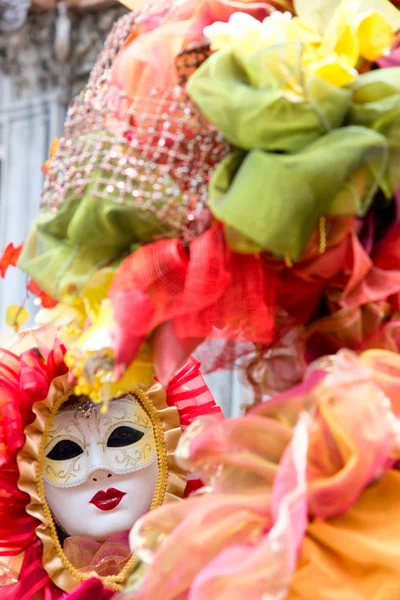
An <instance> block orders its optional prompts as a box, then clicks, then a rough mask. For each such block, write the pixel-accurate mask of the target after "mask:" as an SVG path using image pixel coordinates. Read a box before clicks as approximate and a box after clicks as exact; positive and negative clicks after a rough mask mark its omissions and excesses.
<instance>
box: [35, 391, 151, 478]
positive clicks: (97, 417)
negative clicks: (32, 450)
mask: <svg viewBox="0 0 400 600" xmlns="http://www.w3.org/2000/svg"><path fill="white" fill-rule="evenodd" d="M122 429H124V432H125V433H126V431H128V432H132V430H134V431H135V432H136V435H135V440H136V441H133V442H130V443H126V444H125V443H124V442H123V441H122V442H121V441H120V442H119V445H117V446H113V445H112V444H110V436H112V435H114V437H115V434H118V431H121V430H122ZM128 441H129V440H128ZM67 442H69V443H70V442H73V443H74V444H76V445H77V447H76V446H74V449H75V451H76V452H75V454H76V455H74V456H72V457H71V458H66V459H64V460H60V459H57V458H56V459H54V458H53V457H52V456H51V455H52V451H53V450H57V447H60V446H59V444H61V445H64V447H65V444H66V443H67ZM53 454H54V452H53ZM156 457H157V455H156V445H155V440H154V434H153V427H152V422H151V419H150V417H149V415H148V414H147V412H146V411H145V409H144V408H143V407H142V406H141V404H140V403H139V402H138V401H137V400H136V398H134V397H133V396H126V397H124V398H119V399H115V400H113V401H112V402H111V403H110V407H109V410H108V412H107V413H106V414H102V413H101V412H100V407H99V406H91V410H89V411H84V410H82V406H76V407H72V408H68V409H66V410H62V409H61V410H60V411H59V412H58V413H57V415H56V416H55V417H54V419H53V422H52V423H51V426H50V429H49V434H48V437H47V440H46V443H45V451H44V459H43V464H42V475H43V478H44V479H45V481H47V482H48V483H49V484H51V485H54V486H57V487H60V486H61V487H71V486H77V485H80V484H82V483H84V482H85V481H86V480H87V478H88V477H89V476H90V474H91V473H93V472H94V471H96V470H98V469H103V470H108V471H110V472H112V473H115V474H123V473H130V472H132V471H137V470H139V469H142V468H145V467H146V466H148V465H149V464H151V463H152V462H154V461H155V460H156Z"/></svg>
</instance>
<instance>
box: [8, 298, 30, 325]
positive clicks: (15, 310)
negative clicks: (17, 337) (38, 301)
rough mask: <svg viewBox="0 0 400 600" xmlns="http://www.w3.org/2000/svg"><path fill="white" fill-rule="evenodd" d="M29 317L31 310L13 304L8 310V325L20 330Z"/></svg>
mask: <svg viewBox="0 0 400 600" xmlns="http://www.w3.org/2000/svg"><path fill="white" fill-rule="evenodd" d="M28 319H29V312H28V311H27V310H26V308H24V307H23V306H19V305H18V304H11V306H9V307H8V308H7V310H6V325H8V327H12V328H13V329H14V330H15V331H19V329H21V327H22V326H23V325H25V323H26V322H27V321H28Z"/></svg>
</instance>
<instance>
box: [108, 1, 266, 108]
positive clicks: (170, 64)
mask: <svg viewBox="0 0 400 600" xmlns="http://www.w3.org/2000/svg"><path fill="white" fill-rule="evenodd" d="M145 5H147V3H146V2H142V1H140V2H136V1H135V2H134V3H133V6H132V8H133V9H134V10H140V9H141V8H143V7H144V6H145ZM156 6H157V5H156ZM271 10H273V2H271V3H270V4H268V3H264V2H245V1H242V2H236V1H234V0H185V1H184V2H173V1H172V0H170V1H169V2H165V3H163V4H162V6H161V7H160V9H159V12H158V13H157V12H156V11H154V13H153V14H150V15H148V16H147V17H144V18H142V19H141V20H140V24H139V26H138V28H137V31H135V32H134V33H133V34H132V36H131V38H130V39H129V40H128V42H127V44H126V45H125V47H124V48H123V49H122V50H121V52H120V53H119V55H118V56H117V58H116V60H115V63H114V66H113V80H112V81H113V84H114V89H113V88H112V90H111V93H112V94H113V95H115V94H116V90H123V91H124V92H125V93H126V94H127V95H128V97H129V98H133V97H134V96H136V97H139V98H141V100H142V104H141V107H140V108H141V113H142V114H146V112H147V113H148V114H152V112H153V111H152V110H150V111H149V110H146V106H147V105H148V103H150V105H151V104H152V103H154V95H153V97H152V95H151V90H152V89H153V88H154V85H155V82H157V84H156V85H157V88H158V89H161V90H166V89H168V88H171V86H172V87H173V86H174V85H176V84H177V83H178V81H177V78H176V73H175V57H176V56H177V55H178V54H179V52H180V51H181V50H182V49H183V47H184V46H185V45H186V44H190V43H193V42H196V41H201V40H202V39H203V30H204V28H205V27H206V26H207V25H210V24H211V23H213V22H214V21H228V20H229V17H230V16H231V15H232V13H234V12H238V11H239V12H246V13H248V14H250V15H252V16H254V17H256V18H258V19H259V20H263V19H264V18H266V17H267V16H268V15H269V14H270V12H271Z"/></svg>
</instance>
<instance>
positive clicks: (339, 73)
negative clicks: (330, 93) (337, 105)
mask: <svg viewBox="0 0 400 600" xmlns="http://www.w3.org/2000/svg"><path fill="white" fill-rule="evenodd" d="M313 71H314V73H315V75H317V76H318V77H320V78H321V79H323V80H324V81H327V82H328V83H330V84H331V85H334V86H336V87H342V86H344V85H347V84H348V83H351V82H352V81H354V79H355V78H356V77H357V71H356V70H355V69H352V68H351V67H350V66H348V65H346V63H344V62H341V61H340V60H339V59H338V58H336V59H335V58H327V59H325V60H322V61H319V62H318V63H315V64H314V65H313Z"/></svg>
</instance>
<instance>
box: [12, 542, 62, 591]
mask: <svg viewBox="0 0 400 600" xmlns="http://www.w3.org/2000/svg"><path fill="white" fill-rule="evenodd" d="M42 555H43V547H42V542H41V541H40V540H39V539H38V538H36V541H35V542H34V543H32V544H30V546H29V547H28V548H27V550H26V552H25V556H24V561H23V564H22V568H21V573H20V576H19V581H18V583H15V584H14V585H11V586H7V587H5V588H1V592H0V597H1V600H59V599H60V598H64V597H65V594H64V592H63V591H62V590H60V589H59V588H57V587H56V586H55V585H54V583H53V582H52V581H51V580H50V578H49V576H48V574H47V573H46V571H45V570H44V568H43V566H42Z"/></svg>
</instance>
